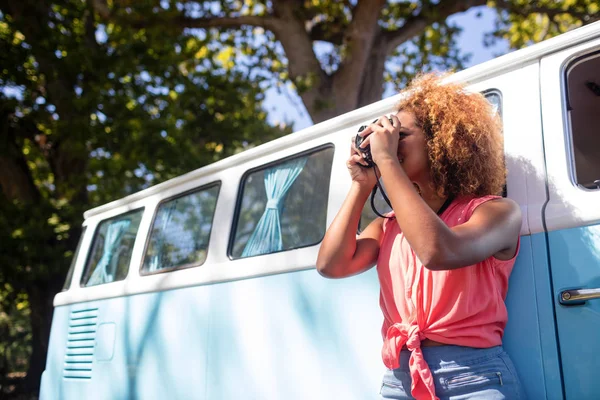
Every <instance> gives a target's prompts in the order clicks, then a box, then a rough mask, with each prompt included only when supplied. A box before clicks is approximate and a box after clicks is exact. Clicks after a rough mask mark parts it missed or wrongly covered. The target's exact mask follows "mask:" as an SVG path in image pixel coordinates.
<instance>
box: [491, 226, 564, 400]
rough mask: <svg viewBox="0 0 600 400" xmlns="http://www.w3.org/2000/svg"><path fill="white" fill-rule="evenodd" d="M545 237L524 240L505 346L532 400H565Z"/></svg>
mask: <svg viewBox="0 0 600 400" xmlns="http://www.w3.org/2000/svg"><path fill="white" fill-rule="evenodd" d="M547 259H548V255H547V252H546V240H545V235H544V234H543V233H539V234H535V235H531V236H523V237H521V249H520V251H519V256H518V258H517V262H516V263H515V267H514V269H513V272H512V274H511V277H510V284H509V290H508V296H507V298H506V306H507V308H508V324H507V326H506V330H505V336H504V341H503V345H504V348H505V350H506V351H507V352H508V353H509V355H510V356H511V359H512V361H513V363H514V364H515V367H516V368H517V371H518V373H519V378H520V380H521V383H522V385H523V387H524V389H525V392H526V393H527V396H528V398H530V399H557V400H558V399H562V387H561V384H560V370H559V363H558V352H557V348H556V336H555V333H554V332H555V327H554V311H553V310H552V305H551V304H550V303H549V302H548V299H550V298H551V295H550V293H551V291H550V277H549V270H548V263H547Z"/></svg>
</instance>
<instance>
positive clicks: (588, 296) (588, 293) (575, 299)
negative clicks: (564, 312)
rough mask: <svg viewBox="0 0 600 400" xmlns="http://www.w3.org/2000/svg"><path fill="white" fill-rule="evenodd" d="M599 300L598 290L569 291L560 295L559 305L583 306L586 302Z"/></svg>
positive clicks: (599, 292)
mask: <svg viewBox="0 0 600 400" xmlns="http://www.w3.org/2000/svg"><path fill="white" fill-rule="evenodd" d="M593 299H600V288H597V289H569V290H564V291H562V292H561V293H560V303H561V304H566V305H575V304H583V303H585V302H586V301H587V300H593Z"/></svg>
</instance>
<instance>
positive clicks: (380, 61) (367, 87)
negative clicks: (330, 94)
mask: <svg viewBox="0 0 600 400" xmlns="http://www.w3.org/2000/svg"><path fill="white" fill-rule="evenodd" d="M375 43H376V45H374V46H373V47H372V48H371V55H370V57H369V63H368V64H367V66H366V68H365V71H364V73H363V76H362V82H361V86H360V93H359V95H358V99H357V103H356V108H359V107H363V106H366V105H369V104H371V103H374V102H376V101H379V100H381V98H382V97H383V91H384V87H383V79H384V74H385V60H386V58H387V56H388V54H389V46H388V43H386V42H385V41H384V38H383V37H382V35H381V34H379V35H378V36H377V38H376V39H375Z"/></svg>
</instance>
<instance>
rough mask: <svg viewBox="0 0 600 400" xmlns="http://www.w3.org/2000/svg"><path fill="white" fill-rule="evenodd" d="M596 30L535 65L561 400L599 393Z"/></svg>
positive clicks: (599, 74)
mask: <svg viewBox="0 0 600 400" xmlns="http://www.w3.org/2000/svg"><path fill="white" fill-rule="evenodd" d="M598 27H599V26H598V25H596V30H595V33H594V32H588V33H591V34H589V35H588V38H591V39H589V40H588V41H587V42H582V43H581V44H578V45H576V46H573V47H572V48H570V49H567V50H563V51H560V52H557V53H554V54H552V55H550V56H548V57H545V58H543V59H542V60H541V65H540V91H541V103H542V118H543V130H544V146H545V153H546V168H547V176H548V181H547V185H548V197H549V201H548V203H547V205H546V207H545V209H544V214H543V215H544V221H545V227H546V232H547V238H548V255H549V263H550V269H551V276H552V285H553V287H552V292H553V302H554V307H555V314H556V326H557V331H558V332H557V333H558V342H559V351H560V356H561V368H562V376H563V381H564V390H565V397H566V399H597V398H598V396H599V393H600V379H599V371H600V340H599V339H600V30H599V29H598ZM584 29H586V28H584ZM575 32H577V31H575ZM575 32H573V33H575ZM586 32H587V31H586ZM580 36H581V35H580ZM569 37H571V36H569ZM574 39H576V38H575V37H574ZM548 334H553V332H552V333H551V332H548Z"/></svg>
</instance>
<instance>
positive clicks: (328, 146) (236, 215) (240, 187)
mask: <svg viewBox="0 0 600 400" xmlns="http://www.w3.org/2000/svg"><path fill="white" fill-rule="evenodd" d="M327 149H333V155H332V157H331V171H333V161H334V160H335V144H333V143H332V142H328V143H324V144H322V145H319V146H317V147H313V148H310V149H308V150H304V151H301V152H299V153H294V154H291V155H289V156H287V157H283V158H279V159H277V160H274V161H271V162H268V163H265V164H261V165H259V166H257V167H253V168H250V169H248V170H247V171H245V172H244V173H243V174H242V176H241V177H240V181H239V183H238V190H237V196H236V199H235V209H234V213H233V221H232V223H231V229H230V231H229V240H228V242H227V258H228V259H229V260H230V261H236V260H246V259H249V258H253V257H261V256H268V255H271V254H278V253H283V252H286V251H292V250H298V249H303V248H307V247H312V246H316V245H318V244H319V243H321V242H322V241H323V238H324V237H325V232H323V235H322V236H321V238H320V239H319V240H318V241H317V242H316V243H312V244H307V245H303V246H298V247H293V248H289V249H284V250H279V251H275V252H272V253H266V254H256V255H252V256H246V257H234V256H233V247H234V244H235V235H236V231H237V226H238V220H239V217H240V213H241V208H242V200H243V194H244V188H245V183H246V179H247V178H248V176H249V175H250V174H252V173H255V172H257V171H261V170H265V169H268V168H270V167H272V166H275V165H279V164H283V163H285V162H287V161H290V160H294V159H297V158H301V157H308V156H310V155H312V154H314V153H318V152H320V151H323V150H327ZM331 176H332V173H331V172H330V173H329V187H328V190H329V189H330V188H331ZM328 198H329V196H328ZM328 206H329V199H328V204H326V205H325V213H326V214H327V207H328ZM325 231H327V221H326V222H325Z"/></svg>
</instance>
